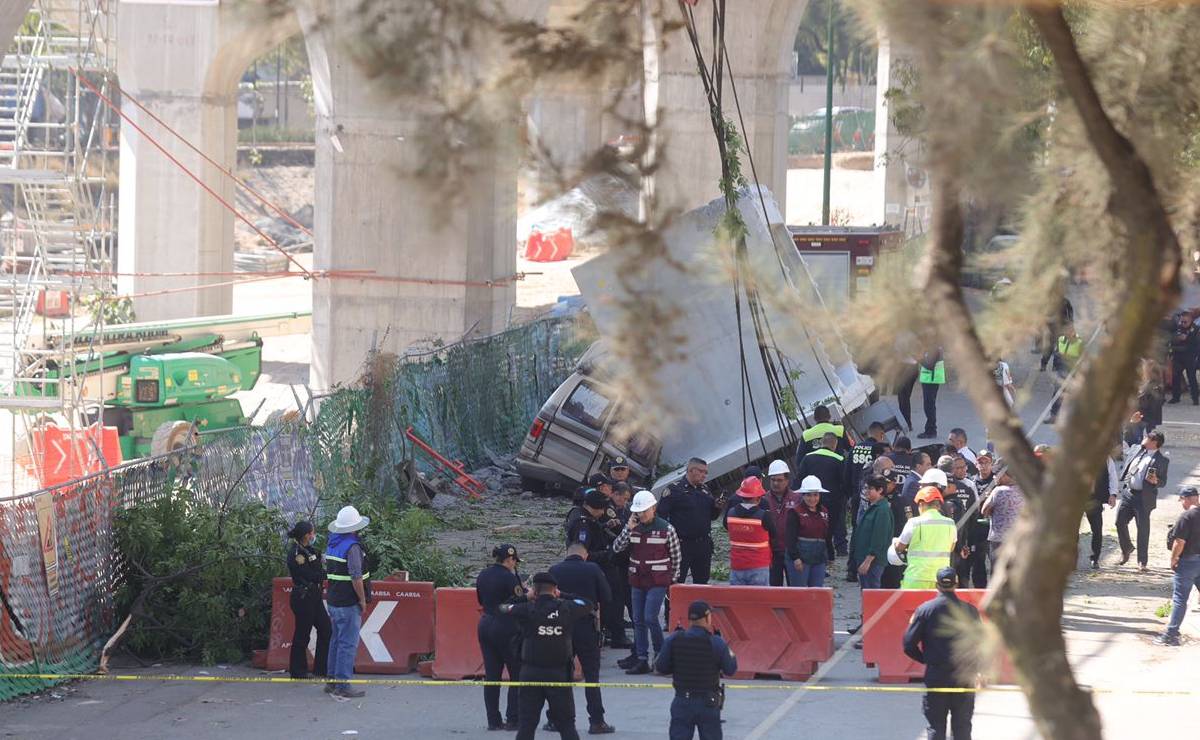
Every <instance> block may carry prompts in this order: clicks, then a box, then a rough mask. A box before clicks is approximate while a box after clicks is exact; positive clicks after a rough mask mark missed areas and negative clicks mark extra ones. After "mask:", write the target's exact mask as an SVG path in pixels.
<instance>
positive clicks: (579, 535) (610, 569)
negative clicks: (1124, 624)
mask: <svg viewBox="0 0 1200 740" xmlns="http://www.w3.org/2000/svg"><path fill="white" fill-rule="evenodd" d="M620 531H621V520H619V519H617V512H616V511H615V510H614V509H613V506H612V501H611V500H610V499H609V496H608V495H605V494H604V493H603V492H602V491H600V490H599V489H597V488H593V489H592V490H590V491H588V493H587V496H585V497H584V500H583V515H582V516H580V517H579V518H578V519H576V520H575V523H574V524H573V525H572V526H571V528H570V529H569V530H568V531H567V545H568V546H570V545H572V544H574V543H576V542H578V543H581V544H583V545H584V546H585V547H586V548H587V551H588V560H590V561H591V562H592V563H594V564H595V565H598V566H599V567H600V570H602V571H603V572H604V577H605V578H607V579H608V585H609V588H610V589H612V588H614V587H615V584H617V583H618V582H619V580H620V576H619V575H618V574H617V572H616V565H615V561H614V559H613V552H612V543H613V541H614V540H616V539H617V535H618V534H619V533H620ZM624 608H625V604H624V602H621V603H617V602H616V600H615V599H608V600H606V601H605V604H604V607H603V612H602V613H601V619H602V620H603V622H604V627H605V629H606V630H607V631H608V636H609V639H610V640H611V641H613V642H616V643H617V646H618V647H625V646H626V644H627V643H628V641H627V640H626V639H625V618H624V616H623V614H622V611H623V610H624Z"/></svg>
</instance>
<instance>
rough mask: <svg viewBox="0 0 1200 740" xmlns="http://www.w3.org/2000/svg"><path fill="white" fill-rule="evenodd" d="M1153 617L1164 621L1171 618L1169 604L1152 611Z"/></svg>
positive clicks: (1160, 605)
mask: <svg viewBox="0 0 1200 740" xmlns="http://www.w3.org/2000/svg"><path fill="white" fill-rule="evenodd" d="M1154 616H1156V617H1158V618H1159V619H1166V618H1167V617H1169V616H1171V602H1169V601H1168V602H1166V603H1165V604H1159V605H1158V608H1157V609H1155V610H1154Z"/></svg>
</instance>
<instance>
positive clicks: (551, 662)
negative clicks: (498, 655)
mask: <svg viewBox="0 0 1200 740" xmlns="http://www.w3.org/2000/svg"><path fill="white" fill-rule="evenodd" d="M531 597H532V598H533V601H526V602H523V603H521V604H503V605H501V607H500V613H501V614H511V615H512V616H513V618H514V619H516V620H517V624H518V625H519V626H520V628H521V635H522V637H523V642H522V647H521V681H541V682H564V683H568V682H570V681H571V678H572V676H571V672H572V671H571V659H572V655H573V652H572V646H571V635H572V634H573V633H574V627H575V622H577V621H579V620H580V619H587V618H590V616H591V614H592V610H593V608H594V605H593V604H592V602H590V601H587V600H585V599H581V598H579V597H573V598H570V599H561V598H559V593H558V583H557V582H556V581H555V578H554V576H552V575H550V574H549V573H538V574H537V575H535V576H534V577H533V591H532V593H531ZM543 702H544V703H547V704H549V705H550V710H549V712H548V714H549V716H550V718H551V720H553V721H554V724H555V726H557V728H558V734H559V736H560V737H562V738H563V740H579V733H578V732H576V731H575V698H574V697H573V696H572V695H571V689H570V687H568V686H525V687H522V689H521V695H520V701H519V704H520V710H519V714H518V716H519V720H518V725H519V727H518V729H517V740H531V738H533V736H534V733H535V732H536V731H537V723H538V718H539V717H540V716H541V714H542V704H543Z"/></svg>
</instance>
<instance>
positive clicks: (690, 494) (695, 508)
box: [658, 457, 725, 584]
mask: <svg viewBox="0 0 1200 740" xmlns="http://www.w3.org/2000/svg"><path fill="white" fill-rule="evenodd" d="M707 477H708V463H707V462H705V461H704V460H701V459H700V458H698V457H693V458H692V459H691V460H688V465H687V474H686V475H685V476H684V479H683V480H679V481H675V482H674V483H672V484H671V485H670V486H669V487H668V488H667V490H666V491H665V492H663V495H662V499H661V500H660V501H659V502H658V515H659V516H661V517H662V518H663V519H666V520H667V521H668V522H670V523H671V526H673V527H674V528H675V533H676V534H677V535H679V548H680V550H681V552H680V555H681V556H682V557H683V562H682V563H681V564H680V567H679V582H680V583H684V582H686V581H687V577H688V573H691V574H692V583H698V584H704V583H708V578H709V576H710V575H711V574H712V554H713V542H712V534H711V532H712V523H713V522H715V521H716V520H717V519H718V518H719V517H720V516H721V515H722V514H723V513H724V512H725V497H724V496H720V497H717V498H713V496H712V494H710V493H709V492H708V489H706V488H705V487H704V479H705V478H707Z"/></svg>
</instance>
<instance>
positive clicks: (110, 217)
mask: <svg viewBox="0 0 1200 740" xmlns="http://www.w3.org/2000/svg"><path fill="white" fill-rule="evenodd" d="M117 5H118V3H117V1H116V0H34V2H33V5H32V7H31V8H30V10H29V12H28V13H27V15H26V17H25V21H24V23H23V24H22V25H21V27H20V29H19V30H18V31H17V35H16V36H15V38H14V39H13V42H12V46H11V48H10V50H9V52H8V54H7V55H6V56H5V57H4V59H3V62H2V63H0V213H2V215H0V408H2V409H3V412H0V436H2V438H3V442H4V444H3V447H5V448H7V449H6V450H4V451H5V452H7V453H8V454H7V458H8V459H7V460H3V462H4V463H5V464H3V465H0V498H3V497H5V496H11V495H13V494H19V493H22V492H23V491H25V490H27V489H28V490H33V489H34V488H37V487H40V484H41V483H42V482H43V481H42V475H41V473H42V472H44V468H45V464H46V462H45V460H44V459H43V453H44V449H42V448H43V447H44V446H45V443H44V442H43V443H42V444H30V440H31V439H33V432H34V430H35V429H39V428H41V427H42V426H43V425H45V424H46V423H47V422H49V421H53V422H54V423H55V424H57V425H58V426H60V427H63V428H65V431H66V433H67V434H69V435H71V437H70V438H71V439H75V437H76V435H77V434H78V433H79V432H80V431H81V430H82V429H83V428H85V427H86V421H87V419H86V412H87V407H88V405H89V403H90V404H93V405H94V404H95V402H96V400H95V399H87V398H84V397H83V385H82V384H68V383H66V382H65V381H64V380H61V379H57V380H56V379H54V378H51V377H48V373H47V370H49V369H51V368H54V367H56V366H59V365H61V363H63V362H69V361H71V360H73V359H74V354H73V353H74V352H77V351H78V350H77V349H75V348H79V347H87V348H88V350H87V351H88V352H89V353H94V355H93V356H99V355H100V353H101V352H102V350H103V347H101V346H97V343H96V341H97V340H96V337H103V320H104V319H103V311H99V310H96V311H93V312H92V313H93V314H95V319H94V320H93V318H92V316H89V315H88V310H87V308H86V306H87V305H89V302H90V305H92V306H95V305H98V304H97V303H96V302H95V301H96V299H97V297H104V296H112V295H113V294H114V287H115V286H114V284H113V279H112V277H111V273H113V261H114V247H115V238H114V237H115V233H116V187H115V185H116V176H117V156H118V143H117V142H118V137H117V119H116V117H115V116H113V114H112V112H111V110H110V109H109V107H108V106H106V105H104V104H102V103H101V101H100V98H99V96H97V95H96V94H95V93H94V92H92V91H91V90H89V88H88V85H86V84H85V83H84V80H85V79H86V80H87V81H88V82H90V84H91V85H92V86H94V87H95V88H96V89H98V90H99V91H100V92H101V93H102V94H105V95H109V96H111V95H112V91H113V90H114V89H115V87H116V58H115V55H116V38H117V37H116V21H117V17H116V15H117ZM51 335H55V336H59V337H62V340H61V341H59V342H57V343H56V344H55V346H50V345H48V344H47V343H46V342H42V341H38V338H39V337H42V336H51ZM31 384H36V386H37V387H38V388H39V389H40V392H39V393H37V394H30V393H26V392H23V389H27V388H29V387H31ZM54 384H59V385H58V387H57V388H52V389H50V390H51V392H46V390H47V386H48V385H54ZM90 446H91V447H95V445H90ZM85 449H86V448H85ZM66 452H67V455H68V456H71V455H76V454H78V453H79V449H78V448H76V447H75V446H74V445H67V450H66ZM68 462H72V464H75V465H78V464H79V461H68Z"/></svg>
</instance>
